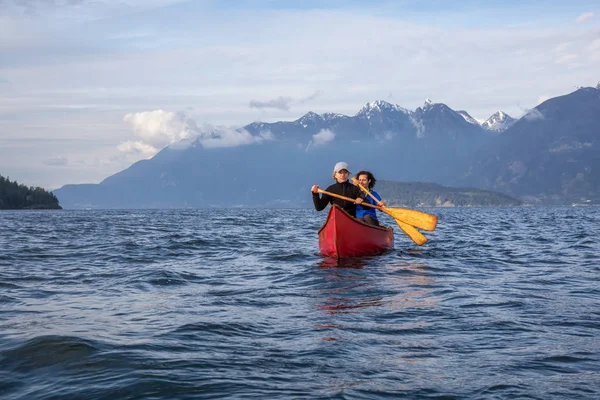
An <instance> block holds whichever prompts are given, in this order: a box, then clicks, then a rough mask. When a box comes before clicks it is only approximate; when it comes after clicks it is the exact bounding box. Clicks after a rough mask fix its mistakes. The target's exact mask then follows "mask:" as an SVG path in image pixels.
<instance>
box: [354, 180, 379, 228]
mask: <svg viewBox="0 0 600 400" xmlns="http://www.w3.org/2000/svg"><path fill="white" fill-rule="evenodd" d="M352 181H353V182H354V183H355V184H358V185H360V186H362V187H364V188H365V189H368V190H369V192H371V194H372V195H373V196H374V197H375V199H377V200H375V199H373V198H372V197H371V196H367V201H368V202H369V203H370V204H373V205H374V206H379V207H383V206H385V203H384V202H383V201H382V200H381V196H380V195H379V193H377V192H376V191H374V190H373V186H375V183H376V182H377V179H375V177H374V176H373V174H372V173H371V172H369V171H360V172H359V173H357V174H356V177H355V178H352ZM375 211H376V210H375V209H374V208H371V207H363V206H361V205H357V206H356V218H358V219H362V220H363V221H364V222H366V223H367V224H369V225H375V226H379V220H378V219H377V213H376V212H375Z"/></svg>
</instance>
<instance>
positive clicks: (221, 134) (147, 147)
mask: <svg viewBox="0 0 600 400" xmlns="http://www.w3.org/2000/svg"><path fill="white" fill-rule="evenodd" d="M124 120H125V122H127V123H129V124H130V125H131V128H132V130H133V136H134V139H135V140H128V141H126V142H123V143H121V144H120V145H119V146H118V147H117V148H118V150H119V151H121V152H123V153H135V154H139V155H140V156H141V157H143V158H149V157H152V156H153V155H155V154H156V153H157V152H158V151H160V150H161V149H162V148H164V147H165V146H168V145H172V146H171V148H172V149H175V150H182V149H185V148H187V147H189V146H190V145H192V144H193V143H194V142H195V141H197V142H198V143H200V145H202V146H203V147H205V148H216V147H235V146H243V145H248V144H252V143H261V142H264V141H266V140H274V137H273V135H272V133H271V132H270V131H265V132H261V133H260V135H258V136H253V135H252V134H250V132H248V131H246V130H245V129H241V128H234V127H222V126H219V127H216V126H212V125H208V124H206V125H204V126H202V127H199V126H198V124H197V123H196V121H195V120H194V119H192V118H191V117H189V116H188V115H186V114H185V113H182V112H180V113H175V112H168V111H164V110H154V111H143V112H138V113H130V114H127V115H125V118H124Z"/></svg>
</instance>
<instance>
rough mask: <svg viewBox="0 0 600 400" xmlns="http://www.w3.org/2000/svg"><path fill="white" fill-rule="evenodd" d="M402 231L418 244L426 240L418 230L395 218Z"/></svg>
mask: <svg viewBox="0 0 600 400" xmlns="http://www.w3.org/2000/svg"><path fill="white" fill-rule="evenodd" d="M396 222H397V223H398V226H399V227H400V229H402V232H404V233H406V235H407V236H408V237H409V238H410V239H411V240H412V241H413V242H415V243H416V244H418V245H419V246H421V245H423V244H425V242H427V238H426V237H425V236H424V235H423V234H422V233H421V232H419V231H418V230H417V229H416V228H415V227H414V226H412V225H408V224H406V223H404V222H402V221H398V220H396Z"/></svg>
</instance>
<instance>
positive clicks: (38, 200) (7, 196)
mask: <svg viewBox="0 0 600 400" xmlns="http://www.w3.org/2000/svg"><path fill="white" fill-rule="evenodd" d="M20 209H54V210H59V209H62V207H61V206H60V205H59V204H58V199H57V198H56V196H55V195H54V193H52V192H47V191H46V190H44V189H42V188H41V187H33V186H31V187H27V186H25V185H22V184H19V183H17V181H14V182H11V181H10V179H9V178H5V177H3V176H2V175H0V210H20Z"/></svg>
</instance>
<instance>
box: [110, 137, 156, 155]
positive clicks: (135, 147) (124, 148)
mask: <svg viewBox="0 0 600 400" xmlns="http://www.w3.org/2000/svg"><path fill="white" fill-rule="evenodd" d="M117 150H119V151H121V152H123V153H132V154H137V155H139V156H141V157H142V158H150V157H152V156H153V155H155V154H156V153H158V149H157V148H156V147H154V146H152V145H149V144H147V143H144V142H141V141H139V140H138V141H133V140H128V141H126V142H123V143H121V144H120V145H118V146H117Z"/></svg>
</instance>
